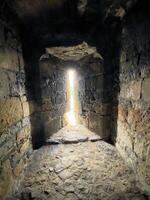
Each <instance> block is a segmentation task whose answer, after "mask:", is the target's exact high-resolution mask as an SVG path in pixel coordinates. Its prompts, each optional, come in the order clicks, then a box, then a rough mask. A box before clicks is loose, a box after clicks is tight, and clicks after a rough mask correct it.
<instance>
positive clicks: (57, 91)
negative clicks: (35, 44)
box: [39, 58, 66, 138]
mask: <svg viewBox="0 0 150 200" xmlns="http://www.w3.org/2000/svg"><path fill="white" fill-rule="evenodd" d="M39 67H40V80H39V81H40V86H41V105H40V107H39V115H40V121H41V120H42V121H43V125H44V137H45V138H48V137H49V136H50V135H52V134H53V133H56V132H57V131H58V130H59V129H60V128H62V127H63V117H64V114H65V112H66V71H65V70H64V69H63V67H62V65H61V64H60V63H59V62H57V61H56V60H55V59H54V60H53V59H52V58H51V59H43V60H41V61H40V66H39Z"/></svg>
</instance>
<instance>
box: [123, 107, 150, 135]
mask: <svg viewBox="0 0 150 200" xmlns="http://www.w3.org/2000/svg"><path fill="white" fill-rule="evenodd" d="M127 122H128V123H129V124H130V126H131V130H134V131H137V132H140V133H143V134H144V133H149V130H150V108H149V109H140V108H130V107H129V108H128V117H127Z"/></svg>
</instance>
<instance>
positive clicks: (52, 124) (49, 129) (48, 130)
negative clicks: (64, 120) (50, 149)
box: [45, 117, 61, 138]
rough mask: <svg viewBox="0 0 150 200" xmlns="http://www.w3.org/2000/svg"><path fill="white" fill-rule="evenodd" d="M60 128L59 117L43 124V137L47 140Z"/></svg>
mask: <svg viewBox="0 0 150 200" xmlns="http://www.w3.org/2000/svg"><path fill="white" fill-rule="evenodd" d="M60 128H61V117H57V118H55V119H53V120H52V121H46V122H45V136H46V138H49V136H51V135H52V134H53V133H56V132H57V131H58V130H59V129H60Z"/></svg>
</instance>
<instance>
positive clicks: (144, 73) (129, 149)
mask: <svg viewBox="0 0 150 200" xmlns="http://www.w3.org/2000/svg"><path fill="white" fill-rule="evenodd" d="M141 9H142V8H141V7H140V10H141ZM133 13H134V14H133ZM133 13H132V14H130V15H129V16H128V17H127V19H126V21H125V23H124V26H123V30H122V49H121V58H120V94H119V105H118V121H117V129H118V130H117V138H116V147H117V149H118V150H119V152H120V153H121V155H122V156H123V158H124V159H125V161H126V162H127V163H128V165H129V166H130V167H132V169H133V170H134V172H135V174H136V177H137V181H138V183H139V186H140V188H141V189H142V190H144V191H146V192H149V191H150V57H149V55H150V26H149V24H150V20H149V18H148V17H147V16H146V12H145V11H144V12H141V11H138V12H137V11H136V10H134V12H133Z"/></svg>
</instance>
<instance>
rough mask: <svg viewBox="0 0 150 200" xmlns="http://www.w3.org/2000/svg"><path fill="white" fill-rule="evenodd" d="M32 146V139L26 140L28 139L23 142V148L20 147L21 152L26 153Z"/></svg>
mask: <svg viewBox="0 0 150 200" xmlns="http://www.w3.org/2000/svg"><path fill="white" fill-rule="evenodd" d="M30 148H31V144H30V140H26V141H25V142H24V143H23V144H22V146H21V148H20V153H21V154H24V153H26V152H27V151H28V150H29V149H30Z"/></svg>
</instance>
